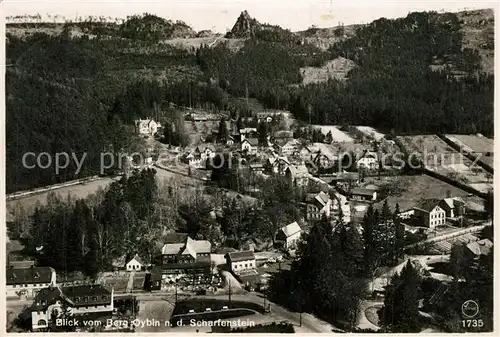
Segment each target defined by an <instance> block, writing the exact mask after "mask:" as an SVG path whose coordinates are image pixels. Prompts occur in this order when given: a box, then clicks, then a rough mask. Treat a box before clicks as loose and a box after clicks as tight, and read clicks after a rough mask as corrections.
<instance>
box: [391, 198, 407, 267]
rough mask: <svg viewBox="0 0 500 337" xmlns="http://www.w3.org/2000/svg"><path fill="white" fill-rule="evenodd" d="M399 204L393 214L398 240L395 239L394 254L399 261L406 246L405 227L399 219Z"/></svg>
mask: <svg viewBox="0 0 500 337" xmlns="http://www.w3.org/2000/svg"><path fill="white" fill-rule="evenodd" d="M399 213H400V211H399V204H396V209H395V210H394V214H393V221H394V227H395V231H396V233H395V234H396V238H395V244H394V247H395V252H394V258H395V260H397V259H399V258H400V257H401V256H402V255H403V249H404V246H405V227H404V225H403V224H402V223H401V219H400V218H399Z"/></svg>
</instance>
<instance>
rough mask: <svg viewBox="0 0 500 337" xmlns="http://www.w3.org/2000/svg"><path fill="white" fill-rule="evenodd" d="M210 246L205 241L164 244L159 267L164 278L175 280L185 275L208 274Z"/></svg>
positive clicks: (188, 240)
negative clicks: (160, 266)
mask: <svg viewBox="0 0 500 337" xmlns="http://www.w3.org/2000/svg"><path fill="white" fill-rule="evenodd" d="M211 250H212V244H211V243H210V242H209V241H206V240H193V239H191V238H190V237H189V236H188V237H187V238H186V239H185V241H184V242H176V243H166V244H165V245H164V246H163V247H162V252H161V261H160V262H161V265H162V268H163V274H164V278H165V279H167V280H175V279H178V278H179V277H181V276H183V275H186V274H191V275H192V274H209V273H210V268H211V260H210V256H211Z"/></svg>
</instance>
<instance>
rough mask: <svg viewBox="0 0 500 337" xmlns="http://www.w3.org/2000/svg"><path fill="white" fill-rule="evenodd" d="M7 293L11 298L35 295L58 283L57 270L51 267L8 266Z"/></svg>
mask: <svg viewBox="0 0 500 337" xmlns="http://www.w3.org/2000/svg"><path fill="white" fill-rule="evenodd" d="M6 277H7V280H6V281H7V282H6V283H7V284H6V293H7V297H10V298H18V299H21V298H28V297H34V296H36V294H37V293H38V291H39V290H40V289H42V288H44V287H48V286H55V285H56V271H55V270H54V269H53V268H51V267H35V266H33V265H31V266H30V267H28V268H15V267H13V266H11V267H9V268H7V273H6Z"/></svg>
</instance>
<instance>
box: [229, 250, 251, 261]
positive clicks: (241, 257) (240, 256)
mask: <svg viewBox="0 0 500 337" xmlns="http://www.w3.org/2000/svg"><path fill="white" fill-rule="evenodd" d="M226 257H227V258H229V260H231V262H238V261H248V260H255V255H254V253H253V252H252V251H250V250H246V251H241V252H232V253H227V254H226Z"/></svg>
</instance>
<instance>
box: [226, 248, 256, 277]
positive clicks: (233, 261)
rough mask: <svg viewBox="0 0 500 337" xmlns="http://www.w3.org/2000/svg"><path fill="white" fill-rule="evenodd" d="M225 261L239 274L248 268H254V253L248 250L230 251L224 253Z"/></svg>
mask: <svg viewBox="0 0 500 337" xmlns="http://www.w3.org/2000/svg"><path fill="white" fill-rule="evenodd" d="M225 258H226V263H227V265H228V267H229V268H230V270H231V271H232V272H234V273H235V274H239V273H241V272H244V271H248V270H255V268H256V265H255V255H254V253H253V252H252V251H250V250H245V251H241V252H232V253H227V254H226V255H225Z"/></svg>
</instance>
